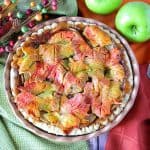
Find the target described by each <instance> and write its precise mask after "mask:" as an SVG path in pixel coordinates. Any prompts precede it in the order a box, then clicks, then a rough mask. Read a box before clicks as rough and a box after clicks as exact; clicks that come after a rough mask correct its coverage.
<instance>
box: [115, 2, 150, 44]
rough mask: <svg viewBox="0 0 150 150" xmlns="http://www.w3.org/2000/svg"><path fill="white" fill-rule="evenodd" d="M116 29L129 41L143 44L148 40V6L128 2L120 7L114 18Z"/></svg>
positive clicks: (149, 7)
mask: <svg viewBox="0 0 150 150" xmlns="http://www.w3.org/2000/svg"><path fill="white" fill-rule="evenodd" d="M115 24H116V28H117V29H118V30H119V31H120V32H121V33H122V34H123V35H124V36H125V37H126V38H127V39H128V40H129V41H134V42H144V41H147V40H149V39H150V5H149V4H147V3H144V2H129V3H127V4H125V5H124V6H122V7H121V8H120V10H119V11H118V13H117V15H116V18H115Z"/></svg>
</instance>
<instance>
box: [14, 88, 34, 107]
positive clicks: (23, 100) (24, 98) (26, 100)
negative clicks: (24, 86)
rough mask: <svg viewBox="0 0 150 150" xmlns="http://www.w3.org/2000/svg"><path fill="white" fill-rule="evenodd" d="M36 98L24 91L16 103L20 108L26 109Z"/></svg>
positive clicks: (18, 96)
mask: <svg viewBox="0 0 150 150" xmlns="http://www.w3.org/2000/svg"><path fill="white" fill-rule="evenodd" d="M35 99H36V97H35V96H34V95H32V94H31V93H29V92H26V91H22V92H21V93H20V94H18V95H17V97H16V103H17V106H18V107H19V108H24V107H26V106H28V105H29V104H30V103H32V102H33V101H34V100H35Z"/></svg>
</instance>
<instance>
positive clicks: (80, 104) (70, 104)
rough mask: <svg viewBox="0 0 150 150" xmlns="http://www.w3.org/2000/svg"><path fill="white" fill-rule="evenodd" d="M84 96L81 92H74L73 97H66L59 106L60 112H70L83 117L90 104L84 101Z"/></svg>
mask: <svg viewBox="0 0 150 150" xmlns="http://www.w3.org/2000/svg"><path fill="white" fill-rule="evenodd" d="M85 99H86V97H85V96H84V95H82V94H76V95H75V96H74V97H73V98H71V99H68V100H67V101H66V102H65V103H64V104H63V105H62V107H61V111H62V113H70V114H74V115H76V116H78V117H79V118H82V117H85V116H86V115H87V112H88V110H89V107H90V105H89V104H87V103H86V101H85Z"/></svg>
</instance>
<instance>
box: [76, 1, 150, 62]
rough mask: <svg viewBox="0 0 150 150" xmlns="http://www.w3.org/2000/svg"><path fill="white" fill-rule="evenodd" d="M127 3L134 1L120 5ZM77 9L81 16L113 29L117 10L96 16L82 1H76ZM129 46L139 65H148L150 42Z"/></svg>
mask: <svg viewBox="0 0 150 150" xmlns="http://www.w3.org/2000/svg"><path fill="white" fill-rule="evenodd" d="M129 1H135V0H123V3H122V5H123V4H124V3H127V2H129ZM136 1H137V0H136ZM143 1H145V2H147V3H149V4H150V0H143ZM78 7H79V12H80V15H81V16H83V17H86V18H92V19H96V20H99V21H101V22H103V23H105V24H107V25H109V26H110V27H112V28H115V24H114V20H115V16H116V13H117V11H118V10H116V11H115V12H113V13H111V14H110V15H98V14H95V13H92V12H91V11H90V10H88V9H87V7H86V6H85V2H84V0H78ZM130 45H131V47H132V49H133V51H134V53H135V55H136V58H137V60H138V62H139V64H144V63H150V40H149V41H147V42H144V43H131V42H130Z"/></svg>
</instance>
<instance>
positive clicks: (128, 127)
mask: <svg viewBox="0 0 150 150" xmlns="http://www.w3.org/2000/svg"><path fill="white" fill-rule="evenodd" d="M147 67H148V65H140V75H141V81H140V88H139V92H138V95H137V98H136V101H135V104H134V106H133V108H132V109H131V111H130V112H129V113H128V114H127V116H126V117H125V119H124V120H123V121H122V122H121V123H120V124H119V125H118V126H116V127H115V128H113V129H112V130H111V131H110V133H109V135H108V139H107V143H106V150H150V79H148V77H147V76H146V71H147ZM146 119H149V120H146Z"/></svg>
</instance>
